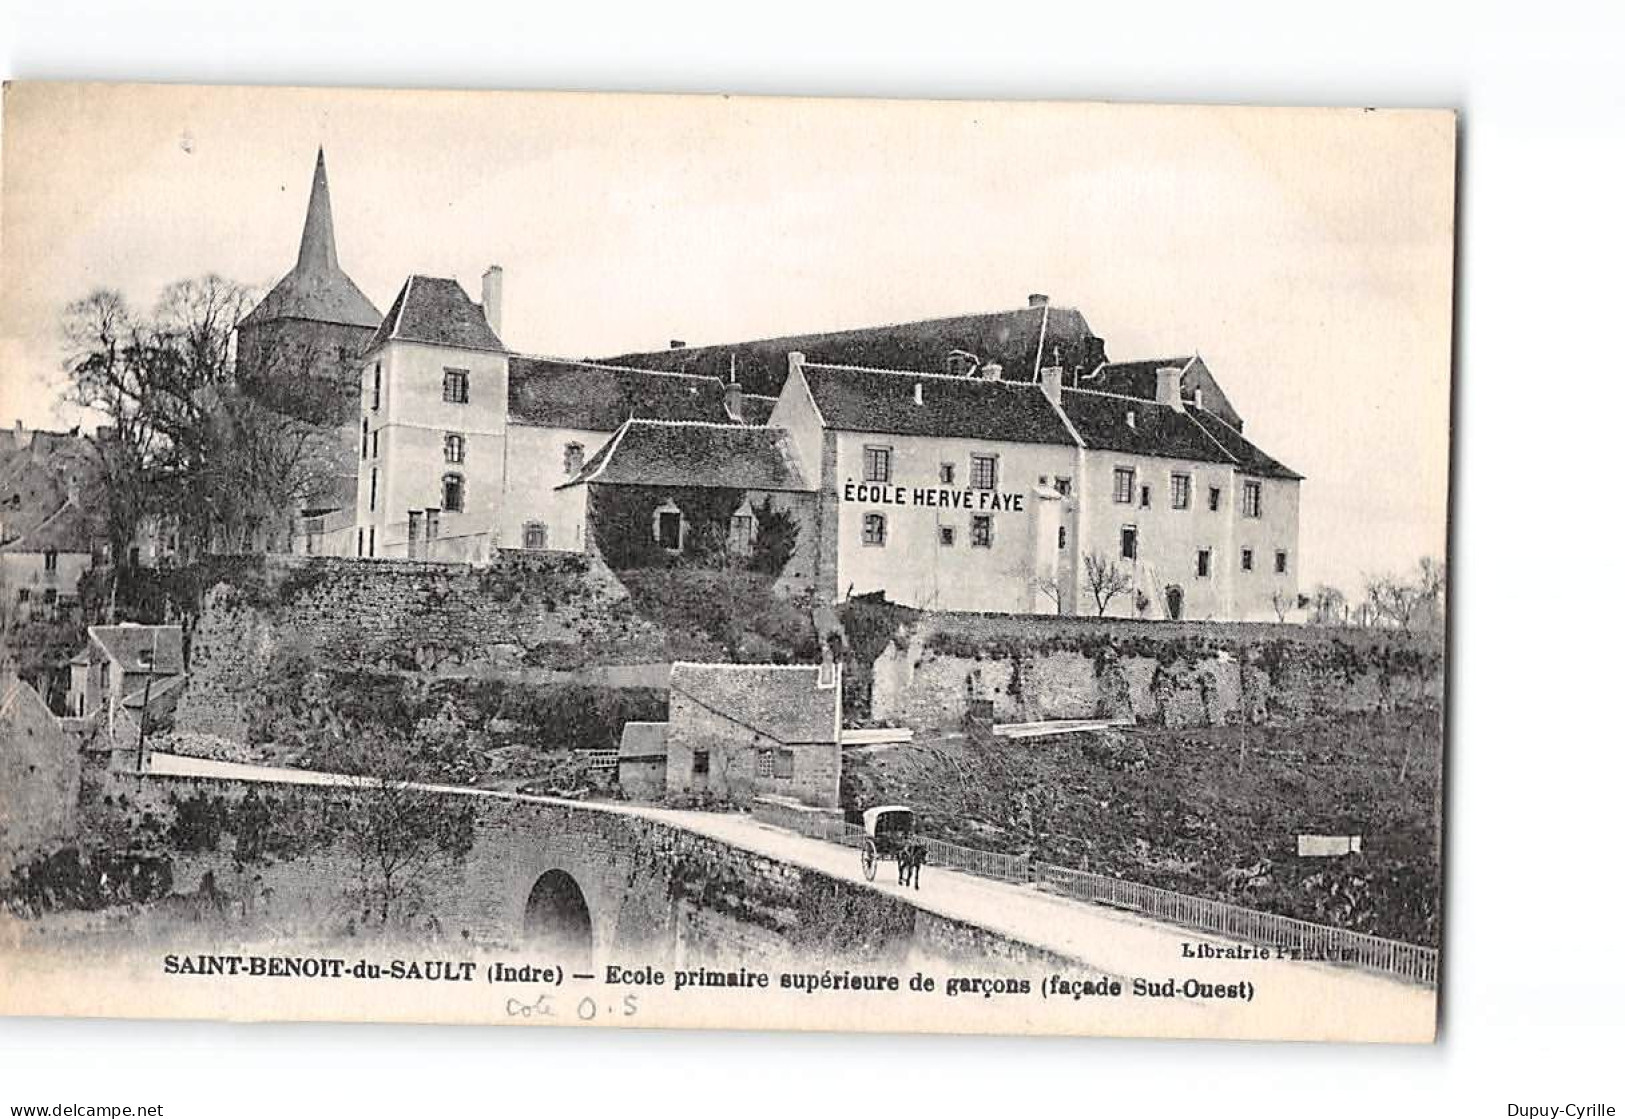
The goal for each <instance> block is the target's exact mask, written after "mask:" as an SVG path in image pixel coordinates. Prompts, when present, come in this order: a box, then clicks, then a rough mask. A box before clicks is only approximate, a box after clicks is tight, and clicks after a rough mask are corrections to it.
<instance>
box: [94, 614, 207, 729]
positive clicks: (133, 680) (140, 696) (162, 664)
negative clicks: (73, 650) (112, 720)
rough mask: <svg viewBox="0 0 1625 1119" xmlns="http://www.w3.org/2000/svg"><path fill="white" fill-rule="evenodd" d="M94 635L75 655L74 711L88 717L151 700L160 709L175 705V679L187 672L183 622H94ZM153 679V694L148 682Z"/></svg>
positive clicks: (138, 705)
mask: <svg viewBox="0 0 1625 1119" xmlns="http://www.w3.org/2000/svg"><path fill="white" fill-rule="evenodd" d="M88 632H89V635H90V639H89V641H87V642H86V644H85V647H84V649H82V650H81V651H80V653H79V655H78V656H76V657H74V658H73V662H72V664H71V665H70V666H69V667H70V669H71V678H70V681H69V684H68V714H69V715H70V716H74V717H78V718H83V717H86V716H90V715H95V714H97V713H98V712H99V711H101V710H102V709H103V708H104V707H105V708H106V709H107V710H109V711H111V710H112V709H114V708H118V707H124V706H130V707H133V709H134V710H135V713H136V715H137V716H139V714H140V707H141V705H142V704H143V703H145V702H147V701H148V700H150V701H151V702H152V704H153V708H154V711H157V710H159V703H160V700H162V701H163V702H164V703H166V704H167V705H168V708H169V710H171V711H172V710H173V707H174V701H175V700H176V699H177V698H178V693H177V692H176V691H175V688H176V687H177V685H175V684H173V683H171V681H172V680H173V679H174V678H176V677H180V676H182V675H183V674H184V672H185V671H186V670H185V666H184V664H183V663H182V650H181V627H180V626H146V625H135V624H132V623H123V624H120V625H116V626H91V627H90V629H89V631H88ZM149 680H150V681H151V682H152V688H151V694H150V695H149V694H148V689H147V682H148V681H149Z"/></svg>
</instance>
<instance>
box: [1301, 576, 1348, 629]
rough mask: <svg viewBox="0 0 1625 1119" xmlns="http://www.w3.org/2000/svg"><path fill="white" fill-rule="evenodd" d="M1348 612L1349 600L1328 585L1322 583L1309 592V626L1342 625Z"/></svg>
mask: <svg viewBox="0 0 1625 1119" xmlns="http://www.w3.org/2000/svg"><path fill="white" fill-rule="evenodd" d="M1347 611H1348V600H1347V599H1346V598H1345V597H1344V596H1343V592H1342V591H1340V590H1338V589H1337V588H1336V587H1334V586H1331V585H1330V584H1327V583H1321V584H1320V585H1319V586H1317V587H1316V588H1315V589H1314V590H1313V591H1311V592H1309V624H1310V625H1316V626H1335V625H1341V624H1342V623H1343V622H1344V620H1345V615H1346V613H1347Z"/></svg>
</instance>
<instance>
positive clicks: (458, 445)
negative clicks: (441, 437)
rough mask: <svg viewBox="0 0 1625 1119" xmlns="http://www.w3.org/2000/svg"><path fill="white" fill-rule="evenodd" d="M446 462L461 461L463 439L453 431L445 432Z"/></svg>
mask: <svg viewBox="0 0 1625 1119" xmlns="http://www.w3.org/2000/svg"><path fill="white" fill-rule="evenodd" d="M446 461H447V462H462V461H463V437H462V436H461V435H458V434H457V433H456V432H455V431H448V432H446Z"/></svg>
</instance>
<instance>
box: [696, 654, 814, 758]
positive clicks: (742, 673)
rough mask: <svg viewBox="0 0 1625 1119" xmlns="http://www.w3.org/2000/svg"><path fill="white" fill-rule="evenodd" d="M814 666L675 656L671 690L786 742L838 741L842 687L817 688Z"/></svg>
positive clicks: (763, 733) (762, 733) (756, 730)
mask: <svg viewBox="0 0 1625 1119" xmlns="http://www.w3.org/2000/svg"><path fill="white" fill-rule="evenodd" d="M818 672H819V669H818V666H817V665H778V664H688V663H684V662H678V663H676V664H674V665H672V666H671V693H672V695H673V696H674V697H675V696H678V695H682V696H686V697H687V698H689V699H691V700H693V701H694V702H695V703H697V704H699V705H700V706H702V707H704V708H706V709H707V710H709V711H711V712H713V713H714V714H717V715H720V716H722V717H723V718H725V719H728V720H731V721H732V722H735V723H737V724H739V725H741V726H743V727H746V728H748V729H750V730H753V731H755V732H756V733H757V734H760V735H763V736H764V737H767V738H771V739H774V740H775V741H778V742H783V743H785V744H787V745H788V744H797V743H801V744H807V743H819V742H831V743H833V742H839V741H840V736H841V729H840V728H841V689H840V688H839V687H833V688H820V687H819V686H818ZM673 714H677V709H676V707H675V705H674V710H673Z"/></svg>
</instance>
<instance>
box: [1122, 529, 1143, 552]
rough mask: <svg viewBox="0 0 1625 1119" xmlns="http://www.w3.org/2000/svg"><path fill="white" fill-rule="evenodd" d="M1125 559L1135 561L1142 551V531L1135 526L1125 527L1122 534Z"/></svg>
mask: <svg viewBox="0 0 1625 1119" xmlns="http://www.w3.org/2000/svg"><path fill="white" fill-rule="evenodd" d="M1121 543H1122V546H1123V547H1122V552H1123V558H1124V559H1126V560H1131V559H1133V558H1134V557H1135V556H1136V555H1137V554H1138V553H1139V551H1140V530H1139V529H1137V528H1135V527H1134V526H1133V525H1124V526H1123V531H1122V534H1121Z"/></svg>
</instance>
